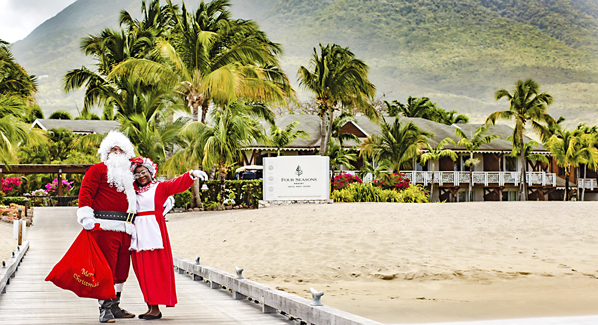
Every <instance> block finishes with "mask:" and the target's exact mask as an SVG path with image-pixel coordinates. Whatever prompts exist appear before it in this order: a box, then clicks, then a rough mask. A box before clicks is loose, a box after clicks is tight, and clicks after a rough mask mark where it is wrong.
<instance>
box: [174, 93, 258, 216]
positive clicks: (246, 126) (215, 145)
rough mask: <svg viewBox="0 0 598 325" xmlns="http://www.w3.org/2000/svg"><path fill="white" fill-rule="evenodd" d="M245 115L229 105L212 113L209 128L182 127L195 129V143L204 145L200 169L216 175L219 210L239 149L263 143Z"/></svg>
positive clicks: (240, 107) (194, 124) (196, 124)
mask: <svg viewBox="0 0 598 325" xmlns="http://www.w3.org/2000/svg"><path fill="white" fill-rule="evenodd" d="M246 112H247V109H246V107H245V106H244V105H243V104H239V103H232V104H230V105H228V106H226V107H225V108H224V109H221V110H213V111H212V113H211V116H210V117H211V123H209V124H201V123H199V122H191V123H189V124H188V125H187V126H185V128H187V127H189V128H194V129H196V130H197V131H198V133H197V135H198V137H199V141H198V142H199V143H201V144H204V147H203V153H204V156H203V161H202V166H204V168H212V167H215V168H216V169H217V170H218V172H219V177H220V202H219V209H220V210H222V209H223V208H224V193H225V183H224V181H225V179H226V175H227V173H228V169H229V168H230V167H232V166H233V165H235V164H236V163H238V162H239V161H240V160H241V154H242V153H241V149H242V148H243V147H244V146H246V145H249V143H251V142H252V141H266V138H265V136H264V134H263V132H262V130H261V127H260V125H259V124H258V123H257V121H255V120H253V119H251V117H250V115H248V114H246Z"/></svg>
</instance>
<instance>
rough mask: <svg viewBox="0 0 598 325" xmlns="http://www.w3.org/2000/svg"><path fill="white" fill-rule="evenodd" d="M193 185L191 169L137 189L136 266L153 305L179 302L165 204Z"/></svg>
mask: <svg viewBox="0 0 598 325" xmlns="http://www.w3.org/2000/svg"><path fill="white" fill-rule="evenodd" d="M191 185H193V179H192V178H191V175H190V174H189V173H188V172H187V173H185V174H184V175H182V176H180V177H177V178H175V179H173V180H169V181H165V182H156V181H154V182H151V183H149V184H148V185H146V186H144V187H140V188H139V189H138V190H137V217H136V218H135V229H136V232H135V235H134V236H133V238H132V239H131V260H132V261H133V269H134V270H135V275H136V276H137V281H138V282H139V287H141V292H143V298H144V299H145V302H146V303H148V304H149V305H166V306H168V307H173V306H174V305H175V304H176V303H177V298H176V287H175V283H174V268H173V262H172V250H171V248H170V239H169V238H168V231H167V229H166V222H165V221H164V217H163V215H162V214H163V212H164V203H165V202H166V199H167V198H168V197H169V196H171V195H174V194H176V193H180V192H183V191H185V190H187V189H188V188H190V187H191Z"/></svg>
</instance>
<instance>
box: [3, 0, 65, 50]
mask: <svg viewBox="0 0 598 325" xmlns="http://www.w3.org/2000/svg"><path fill="white" fill-rule="evenodd" d="M75 1H76V0H0V39H2V40H5V41H7V42H10V43H14V42H16V41H18V40H21V39H23V38H25V37H26V36H27V35H29V33H31V32H32V31H33V30H34V29H35V27H37V26H39V25H40V24H41V23H43V22H44V21H46V20H48V19H49V18H51V17H54V16H55V15H56V14H57V13H59V12H60V11H61V10H62V9H64V8H66V7H68V5H70V4H71V3H73V2H75Z"/></svg>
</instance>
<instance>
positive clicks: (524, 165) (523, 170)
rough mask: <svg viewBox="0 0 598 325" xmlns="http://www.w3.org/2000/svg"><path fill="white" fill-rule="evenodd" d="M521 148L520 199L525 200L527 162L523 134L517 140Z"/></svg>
mask: <svg viewBox="0 0 598 325" xmlns="http://www.w3.org/2000/svg"><path fill="white" fill-rule="evenodd" d="M519 145H520V147H519V148H521V155H520V157H521V164H522V165H521V180H522V182H521V183H522V186H521V189H522V191H521V201H527V162H526V161H525V147H524V146H523V134H522V135H521V141H520V142H519Z"/></svg>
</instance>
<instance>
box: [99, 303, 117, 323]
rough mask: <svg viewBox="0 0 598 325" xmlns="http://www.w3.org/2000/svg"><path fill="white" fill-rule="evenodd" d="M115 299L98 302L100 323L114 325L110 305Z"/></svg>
mask: <svg viewBox="0 0 598 325" xmlns="http://www.w3.org/2000/svg"><path fill="white" fill-rule="evenodd" d="M115 300H116V299H110V300H98V302H99V303H100V323H114V322H115V321H116V320H115V319H114V318H115V317H114V314H112V305H113V304H114V301H115Z"/></svg>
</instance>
